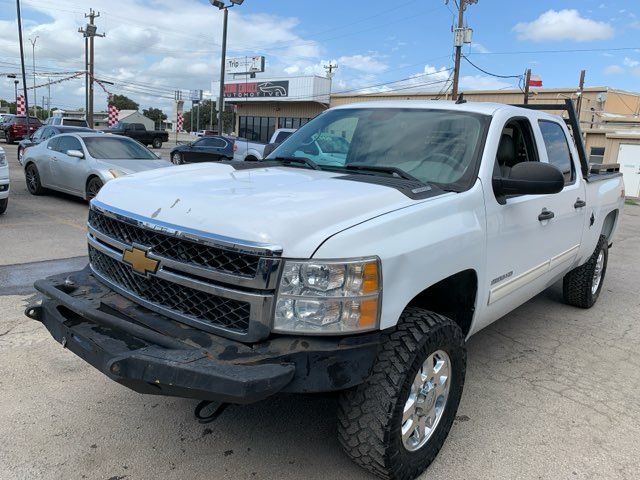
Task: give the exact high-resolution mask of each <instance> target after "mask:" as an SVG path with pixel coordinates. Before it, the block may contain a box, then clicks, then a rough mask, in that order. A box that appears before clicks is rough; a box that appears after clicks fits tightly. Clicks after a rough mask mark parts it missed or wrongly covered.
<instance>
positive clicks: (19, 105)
mask: <svg viewBox="0 0 640 480" xmlns="http://www.w3.org/2000/svg"><path fill="white" fill-rule="evenodd" d="M26 114H27V108H26V106H25V104H24V97H23V96H22V95H18V96H17V97H16V115H26Z"/></svg>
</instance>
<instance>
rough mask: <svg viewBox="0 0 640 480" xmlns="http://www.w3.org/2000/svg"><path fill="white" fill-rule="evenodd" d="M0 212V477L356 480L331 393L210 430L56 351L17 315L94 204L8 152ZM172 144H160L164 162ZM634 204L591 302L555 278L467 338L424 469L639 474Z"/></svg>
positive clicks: (259, 410) (449, 475) (462, 473)
mask: <svg viewBox="0 0 640 480" xmlns="http://www.w3.org/2000/svg"><path fill="white" fill-rule="evenodd" d="M0 146H2V147H3V148H4V149H5V151H6V152H7V156H8V158H9V163H10V170H11V181H12V184H11V192H12V193H11V197H10V202H9V208H8V211H7V214H6V215H4V216H2V217H0V312H2V315H0V392H1V393H0V478H3V479H4V478H6V479H9V478H11V479H32V478H46V479H50V478H51V479H58V478H59V479H75V478H88V479H105V480H107V479H109V480H115V479H118V480H122V479H127V480H130V479H185V478H193V479H217V478H229V479H253V478H283V479H286V478H291V479H300V478H305V479H316V478H317V479H323V480H326V479H339V478H352V479H359V478H362V479H365V478H372V477H371V476H369V475H368V474H366V473H364V472H362V471H361V470H360V469H359V468H357V467H356V466H355V465H353V464H352V463H351V462H350V461H349V460H348V459H347V457H346V456H345V455H343V454H342V452H341V450H340V448H339V446H338V443H337V440H336V427H335V422H336V415H335V411H336V398H335V397H334V396H292V395H282V396H277V397H274V398H272V399H270V400H268V401H265V402H263V403H260V404H256V405H252V406H247V407H235V406H232V407H230V408H229V409H227V410H226V411H225V412H224V413H223V414H222V416H221V417H220V418H219V419H218V420H217V421H216V422H215V423H213V424H210V425H200V424H198V423H197V422H196V421H195V420H194V418H193V413H192V412H193V408H194V406H195V402H193V401H188V400H182V399H171V398H163V397H149V396H143V395H139V394H137V393H134V392H131V391H129V390H127V389H125V388H124V387H121V386H120V385H118V384H116V383H113V382H111V381H110V380H108V379H107V378H106V377H104V376H103V375H102V374H100V373H98V372H97V371H95V370H94V369H93V368H92V367H90V366H88V365H87V364H85V363H84V362H83V361H81V360H80V359H78V358H77V357H75V356H74V355H73V354H71V353H69V352H68V351H65V350H63V349H62V348H61V347H60V345H59V344H58V343H56V342H55V341H53V340H52V339H51V338H50V336H49V334H48V333H47V331H46V330H45V328H44V327H43V326H41V325H40V324H38V323H36V322H34V321H32V320H29V319H27V318H26V317H25V316H24V315H23V313H22V312H23V310H24V307H25V305H26V304H27V302H28V300H29V299H30V298H31V297H32V296H33V290H32V289H31V288H30V284H31V282H32V281H33V279H35V278H40V277H42V276H45V275H47V274H50V273H54V272H58V271H67V270H73V269H77V268H80V267H81V266H82V265H83V264H84V263H85V261H86V260H85V258H84V255H85V253H86V243H85V239H84V233H85V227H84V223H85V218H86V213H87V205H86V203H85V202H84V201H83V200H80V199H75V198H73V197H70V196H67V195H62V194H51V195H48V196H44V197H33V196H31V195H29V193H28V192H27V190H26V186H25V183H24V176H23V174H22V170H21V169H20V167H19V165H18V164H17V162H16V159H15V146H7V145H5V144H0ZM169 148H170V147H167V148H164V149H163V151H162V153H163V156H164V157H165V158H168V151H169ZM639 239H640V206H627V207H626V211H625V213H624V215H623V217H622V221H621V225H620V227H619V230H618V234H617V237H616V239H615V244H614V246H613V249H612V250H611V251H610V260H609V267H608V271H607V277H606V280H605V286H604V290H603V292H602V295H601V297H600V300H599V301H598V303H597V304H596V306H594V307H593V308H592V309H591V310H579V309H576V308H572V307H569V306H566V305H564V304H562V303H561V301H560V297H561V292H560V289H559V288H558V286H554V287H553V288H550V289H549V290H547V291H546V292H544V293H542V294H541V295H539V296H538V297H536V298H534V299H533V300H532V301H530V302H528V303H527V304H525V305H524V306H522V307H520V308H519V309H517V310H516V311H514V312H512V313H511V314H509V315H508V316H506V317H504V318H503V319H501V320H500V321H498V322H496V323H495V324H493V325H492V326H490V327H489V328H487V329H485V330H484V331H482V332H480V333H479V334H477V335H475V336H474V337H473V338H472V339H471V340H470V342H469V357H468V362H469V364H468V373H467V380H466V385H465V392H464V395H463V399H462V403H461V405H460V409H459V412H458V417H457V420H456V422H455V425H454V427H453V429H452V431H451V434H450V436H449V439H448V440H447V442H446V443H445V446H444V448H443V450H442V451H441V453H440V455H439V456H438V458H437V459H436V460H435V462H434V463H433V465H432V466H431V468H430V469H429V470H428V472H427V474H425V475H424V478H429V479H550V480H551V479H554V480H555V479H629V480H631V479H637V478H638V477H640V441H639V439H640V347H639V345H640V297H639V296H638V291H639V290H640V288H639V286H640V248H638V240H639Z"/></svg>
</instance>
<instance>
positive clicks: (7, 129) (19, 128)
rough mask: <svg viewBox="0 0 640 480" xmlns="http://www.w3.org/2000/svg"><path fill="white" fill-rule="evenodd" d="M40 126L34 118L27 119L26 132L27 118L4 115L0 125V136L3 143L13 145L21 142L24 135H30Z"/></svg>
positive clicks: (38, 121)
mask: <svg viewBox="0 0 640 480" xmlns="http://www.w3.org/2000/svg"><path fill="white" fill-rule="evenodd" d="M41 126H42V123H40V120H38V119H37V118H36V117H29V131H28V132H27V117H26V116H24V115H4V116H3V117H2V123H1V124H0V135H1V136H3V137H4V140H5V142H7V143H13V142H15V141H16V140H22V138H23V137H24V136H26V135H31V134H32V133H33V132H35V131H36V130H37V129H39V128H40V127H41Z"/></svg>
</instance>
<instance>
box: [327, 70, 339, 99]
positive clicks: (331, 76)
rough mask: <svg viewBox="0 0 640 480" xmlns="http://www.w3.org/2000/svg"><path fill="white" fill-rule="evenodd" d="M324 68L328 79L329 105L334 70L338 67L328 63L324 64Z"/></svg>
mask: <svg viewBox="0 0 640 480" xmlns="http://www.w3.org/2000/svg"><path fill="white" fill-rule="evenodd" d="M324 69H325V70H326V71H327V78H328V79H329V105H331V90H332V87H333V77H334V76H335V71H334V70H337V69H338V65H337V64H335V65H334V64H333V63H330V64H329V65H325V66H324Z"/></svg>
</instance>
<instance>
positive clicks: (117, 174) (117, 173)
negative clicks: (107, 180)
mask: <svg viewBox="0 0 640 480" xmlns="http://www.w3.org/2000/svg"><path fill="white" fill-rule="evenodd" d="M109 173H110V174H111V175H113V178H118V177H124V176H125V175H126V173H125V172H123V171H122V170H117V169H115V168H112V169H110V170H109Z"/></svg>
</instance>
